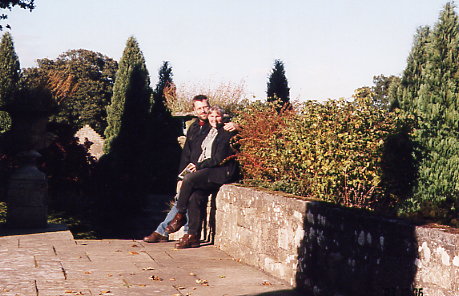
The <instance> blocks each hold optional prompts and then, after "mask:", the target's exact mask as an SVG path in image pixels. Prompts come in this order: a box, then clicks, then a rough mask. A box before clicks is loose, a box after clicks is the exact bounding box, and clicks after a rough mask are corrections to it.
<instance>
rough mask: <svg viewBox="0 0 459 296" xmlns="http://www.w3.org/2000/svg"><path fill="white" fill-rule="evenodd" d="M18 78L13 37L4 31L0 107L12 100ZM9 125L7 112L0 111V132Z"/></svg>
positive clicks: (1, 56)
mask: <svg viewBox="0 0 459 296" xmlns="http://www.w3.org/2000/svg"><path fill="white" fill-rule="evenodd" d="M19 78H20V66H19V59H18V56H17V55H16V51H15V50H14V45H13V38H12V37H11V34H10V33H8V32H7V33H4V34H3V36H2V41H1V43H0V108H2V107H5V105H7V104H9V103H11V102H12V99H13V97H14V94H15V92H16V91H17V88H18V82H19ZM10 125H11V119H10V116H9V114H8V113H7V112H5V111H0V133H2V132H5V131H6V130H8V129H9V127H10Z"/></svg>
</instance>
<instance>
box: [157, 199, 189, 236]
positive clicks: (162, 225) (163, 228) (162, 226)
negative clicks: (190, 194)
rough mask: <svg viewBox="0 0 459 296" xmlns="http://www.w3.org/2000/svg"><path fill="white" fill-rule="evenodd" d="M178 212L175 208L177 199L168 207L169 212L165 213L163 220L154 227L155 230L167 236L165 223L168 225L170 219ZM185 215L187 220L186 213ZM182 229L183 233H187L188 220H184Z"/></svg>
mask: <svg viewBox="0 0 459 296" xmlns="http://www.w3.org/2000/svg"><path fill="white" fill-rule="evenodd" d="M177 213H178V210H177V201H175V203H174V206H173V207H172V208H171V209H170V211H169V213H167V216H166V218H165V219H164V221H163V222H161V223H160V224H159V225H158V228H156V230H155V232H157V233H159V234H161V235H162V236H168V235H169V233H167V231H166V227H167V225H169V222H171V221H172V219H174V217H175V215H176V214H177ZM186 215H187V221H188V213H187V214H186ZM183 227H184V228H183V231H184V232H185V233H188V222H186V224H185V226H183Z"/></svg>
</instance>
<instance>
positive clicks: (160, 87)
mask: <svg viewBox="0 0 459 296" xmlns="http://www.w3.org/2000/svg"><path fill="white" fill-rule="evenodd" d="M172 76H173V74H172V67H171V66H170V65H169V62H168V61H165V62H163V65H162V66H161V68H160V69H159V80H158V83H157V84H156V88H155V90H154V91H153V107H152V112H151V113H152V115H153V116H154V117H159V118H161V117H162V116H164V113H166V112H167V108H166V99H165V97H164V88H165V87H166V86H168V85H171V84H172V83H173V81H172Z"/></svg>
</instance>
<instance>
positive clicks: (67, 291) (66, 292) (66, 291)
mask: <svg viewBox="0 0 459 296" xmlns="http://www.w3.org/2000/svg"><path fill="white" fill-rule="evenodd" d="M70 293H75V292H73V291H72V290H65V294H70Z"/></svg>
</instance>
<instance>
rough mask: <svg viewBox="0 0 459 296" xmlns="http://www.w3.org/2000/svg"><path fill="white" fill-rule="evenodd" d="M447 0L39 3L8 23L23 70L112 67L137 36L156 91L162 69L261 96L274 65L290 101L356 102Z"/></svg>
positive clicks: (189, 80)
mask: <svg viewBox="0 0 459 296" xmlns="http://www.w3.org/2000/svg"><path fill="white" fill-rule="evenodd" d="M446 2H447V1H446V0H385V1H375V0H327V1H325V0H284V1H279V0H276V1H274V0H194V1H189V0H168V1H158V0H130V1H121V0H97V1H95V0H80V1H70V0H35V3H36V6H37V7H36V9H35V10H33V11H32V12H29V11H26V10H23V9H19V8H14V9H13V10H12V11H11V12H9V13H8V15H9V19H8V23H9V24H10V25H11V26H12V28H13V29H12V30H11V31H10V32H11V34H12V35H13V38H14V44H15V49H16V52H17V54H18V56H19V59H20V62H21V66H22V67H30V66H35V65H36V63H35V61H36V60H37V59H40V58H45V57H46V58H50V59H54V58H56V57H57V56H58V55H59V54H61V53H63V52H65V51H67V50H70V49H79V48H84V49H89V50H93V51H97V52H101V53H103V54H105V55H107V56H109V57H112V58H114V59H116V60H119V58H120V57H121V55H122V52H123V49H124V46H125V43H126V40H127V39H128V37H129V36H134V37H135V38H136V39H137V41H138V42H139V44H140V48H141V50H142V51H143V53H144V56H145V59H146V62H147V67H148V70H149V72H150V76H151V81H152V86H154V84H155V83H156V81H157V72H158V69H159V67H160V66H161V64H162V62H163V61H166V60H167V61H170V63H171V65H172V67H173V73H174V81H175V82H176V84H178V85H179V86H180V85H183V84H190V85H196V84H208V85H211V86H215V85H218V84H219V83H221V82H232V83H236V84H237V83H240V82H241V81H244V82H245V87H246V91H247V93H248V94H249V95H254V96H256V97H258V98H264V97H265V96H266V95H265V92H266V82H267V77H268V75H269V72H270V70H271V68H272V65H273V62H274V60H275V59H281V60H282V61H283V62H284V64H285V70H286V76H287V79H288V81H289V86H290V93H291V97H292V98H293V99H300V100H306V99H316V100H323V99H327V98H332V99H337V98H340V97H345V98H347V97H350V96H351V95H352V93H353V91H354V90H355V89H356V88H358V87H361V86H364V85H368V86H370V85H372V80H373V76H374V75H379V74H384V75H386V76H389V75H399V74H401V73H402V71H403V69H404V68H405V65H406V58H407V56H408V54H409V51H410V49H411V45H412V41H413V36H414V34H415V32H416V28H417V27H419V26H421V25H429V26H433V25H434V23H435V22H436V21H437V19H438V15H439V12H440V11H441V9H442V8H443V6H444V4H445V3H446Z"/></svg>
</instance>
